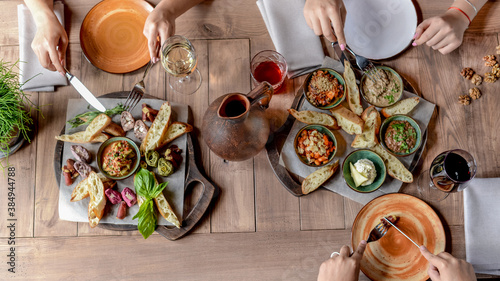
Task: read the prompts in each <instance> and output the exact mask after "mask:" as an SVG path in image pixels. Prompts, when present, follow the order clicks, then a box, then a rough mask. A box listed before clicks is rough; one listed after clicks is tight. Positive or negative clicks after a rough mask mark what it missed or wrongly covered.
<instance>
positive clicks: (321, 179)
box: [302, 160, 339, 194]
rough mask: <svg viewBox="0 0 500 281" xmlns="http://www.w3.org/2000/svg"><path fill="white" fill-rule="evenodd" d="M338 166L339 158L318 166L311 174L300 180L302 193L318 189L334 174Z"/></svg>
mask: <svg viewBox="0 0 500 281" xmlns="http://www.w3.org/2000/svg"><path fill="white" fill-rule="evenodd" d="M338 168H339V160H337V161H335V163H332V164H328V165H326V166H324V167H321V168H319V169H318V170H316V171H314V172H313V173H312V174H310V175H309V176H307V177H306V178H305V179H304V181H303V182H302V193H304V194H309V193H311V192H313V191H314V190H316V189H318V187H320V186H321V185H322V184H323V183H325V182H326V181H327V180H328V179H329V178H331V177H332V176H333V174H335V172H336V171H337V170H338Z"/></svg>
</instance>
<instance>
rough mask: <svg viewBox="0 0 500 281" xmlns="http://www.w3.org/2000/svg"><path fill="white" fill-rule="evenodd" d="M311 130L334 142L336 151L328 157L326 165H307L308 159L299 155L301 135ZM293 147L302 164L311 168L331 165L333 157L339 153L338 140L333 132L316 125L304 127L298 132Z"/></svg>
mask: <svg viewBox="0 0 500 281" xmlns="http://www.w3.org/2000/svg"><path fill="white" fill-rule="evenodd" d="M310 129H316V130H317V131H318V132H320V133H322V134H325V135H327V136H328V137H329V138H330V140H331V141H332V142H333V145H334V146H335V150H334V151H333V153H332V154H330V156H329V157H328V161H327V162H326V163H324V164H321V165H319V166H318V165H315V164H314V163H313V164H309V163H307V158H306V157H303V156H301V155H300V154H299V152H298V150H297V142H298V139H299V136H300V134H301V133H302V131H304V130H310ZM293 147H294V149H295V154H296V155H297V157H298V158H299V159H300V161H301V162H302V163H304V164H305V165H307V166H310V167H321V166H324V165H326V164H328V163H330V162H331V161H332V159H333V157H334V156H335V153H337V139H336V138H335V135H334V134H333V132H332V131H330V129H328V128H327V127H325V126H322V125H314V124H313V125H307V126H304V127H303V128H302V129H300V130H299V131H298V132H297V135H295V139H294V140H293Z"/></svg>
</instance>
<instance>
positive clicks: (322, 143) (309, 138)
mask: <svg viewBox="0 0 500 281" xmlns="http://www.w3.org/2000/svg"><path fill="white" fill-rule="evenodd" d="M293 146H294V148H295V154H296V155H297V157H298V158H299V159H300V161H301V162H302V163H304V164H305V165H307V166H311V167H321V166H324V165H326V164H328V163H329V162H331V161H332V159H333V157H334V156H335V153H336V152H337V139H336V138H335V135H334V134H333V132H332V131H330V129H328V128H326V127H325V126H322V125H307V126H305V127H303V128H302V129H300V130H299V132H298V133H297V135H296V136H295V139H294V141H293Z"/></svg>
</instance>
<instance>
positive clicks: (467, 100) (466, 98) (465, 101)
mask: <svg viewBox="0 0 500 281" xmlns="http://www.w3.org/2000/svg"><path fill="white" fill-rule="evenodd" d="M458 103H460V104H463V105H469V104H470V97H469V96H468V95H460V96H458Z"/></svg>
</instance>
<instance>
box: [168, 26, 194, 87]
mask: <svg viewBox="0 0 500 281" xmlns="http://www.w3.org/2000/svg"><path fill="white" fill-rule="evenodd" d="M197 63H198V60H197V58H196V51H195V49H194V46H193V44H191V42H190V41H189V40H188V39H187V38H186V37H184V36H181V35H174V36H171V37H169V38H168V39H167V40H166V41H165V42H164V43H163V45H162V47H161V64H162V65H163V68H165V70H166V71H167V72H168V73H170V74H171V75H172V76H173V77H172V78H171V79H169V83H168V84H169V85H170V88H172V90H174V91H176V92H178V93H181V94H187V95H189V94H192V93H194V92H196V91H197V90H198V89H199V88H200V85H201V80H202V79H201V74H200V71H199V70H198V69H196V65H197Z"/></svg>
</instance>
